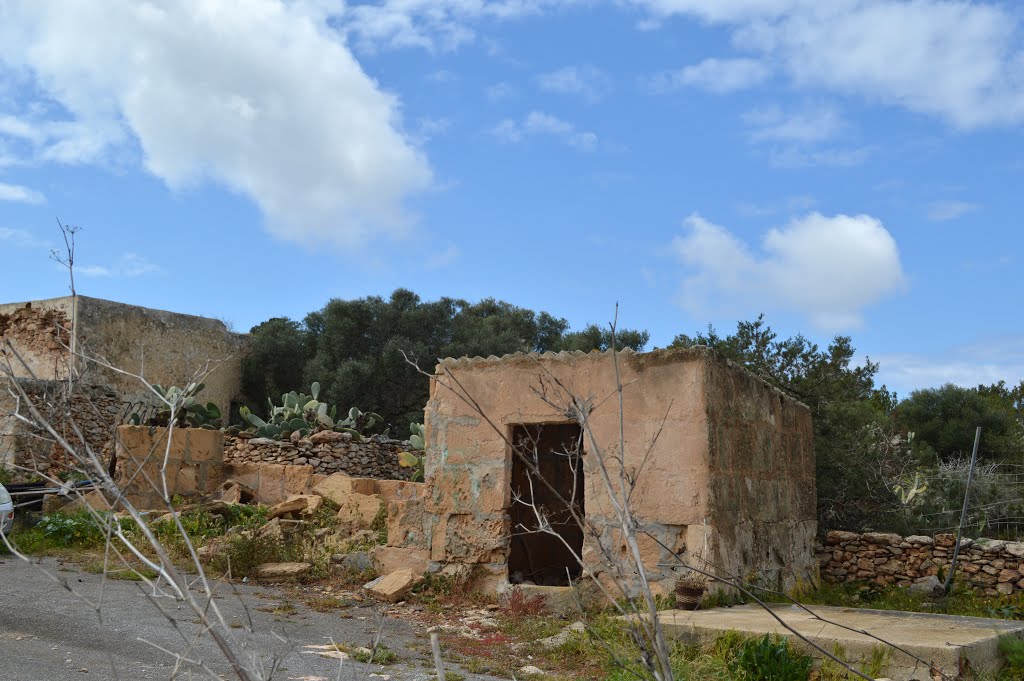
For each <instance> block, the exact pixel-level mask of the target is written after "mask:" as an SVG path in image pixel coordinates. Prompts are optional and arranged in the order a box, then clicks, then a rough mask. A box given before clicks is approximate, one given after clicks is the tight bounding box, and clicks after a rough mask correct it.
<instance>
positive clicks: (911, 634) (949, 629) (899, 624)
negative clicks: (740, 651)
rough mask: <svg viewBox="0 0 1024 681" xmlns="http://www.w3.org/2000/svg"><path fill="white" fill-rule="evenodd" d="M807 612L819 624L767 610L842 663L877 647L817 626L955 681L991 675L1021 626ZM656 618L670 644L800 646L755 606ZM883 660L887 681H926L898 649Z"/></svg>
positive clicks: (781, 609) (797, 613) (786, 610)
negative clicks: (778, 641) (1007, 637)
mask: <svg viewBox="0 0 1024 681" xmlns="http://www.w3.org/2000/svg"><path fill="white" fill-rule="evenodd" d="M810 609H811V610H812V611H813V612H814V613H815V614H816V615H818V617H820V618H821V619H817V618H815V617H813V616H812V615H810V614H808V613H807V612H806V611H804V610H801V609H800V608H797V607H795V606H791V605H773V606H772V611H773V612H774V613H775V614H776V615H778V616H779V617H780V618H782V619H783V620H784V621H785V622H786V624H788V625H789V626H791V627H793V628H794V629H796V630H797V631H798V632H800V633H801V634H802V635H804V636H806V637H807V638H808V639H810V640H813V641H814V642H815V643H817V644H818V645H820V646H821V647H822V648H825V649H826V650H828V651H830V652H834V650H835V648H836V646H841V647H842V648H843V649H844V650H845V651H846V656H847V660H848V661H851V662H866V661H868V660H870V659H871V653H872V650H873V649H874V648H875V647H876V646H879V645H881V644H880V643H879V642H878V640H877V639H874V638H872V637H870V636H866V635H864V634H860V633H855V632H852V631H849V630H848V629H844V628H842V627H841V626H836V625H833V624H828V623H827V622H824V621H823V620H829V621H832V622H836V623H837V624H840V625H844V626H847V627H850V628H852V629H857V630H863V631H868V632H871V633H872V634H874V635H875V636H878V637H879V638H882V639H885V640H887V641H889V642H891V643H894V644H896V645H898V646H900V647H902V648H904V649H906V650H908V651H909V652H911V653H913V654H914V655H916V656H917V657H920V658H922V659H924V660H927V661H928V662H929V663H930V664H932V665H934V666H936V667H937V668H938V669H939V670H941V671H942V672H943V673H944V674H947V675H948V676H950V677H951V678H957V677H958V675H959V674H960V673H961V671H963V670H966V666H965V665H970V668H971V669H973V670H975V671H994V670H995V669H997V668H998V667H999V664H1000V661H1001V656H1000V653H999V649H998V639H999V636H1000V635H1002V634H1013V635H1015V636H1017V637H1019V638H1024V622H1021V621H1011V620H997V619H986V618H982V617H959V616H954V615H932V614H926V613H909V612H894V611H890V610H863V609H855V608H836V607H827V606H810ZM660 619H661V623H662V625H663V626H664V627H665V631H666V634H667V635H669V636H671V637H678V638H690V639H694V638H698V639H708V638H714V637H716V636H718V635H720V634H722V633H724V632H726V631H729V630H735V631H739V632H741V633H744V634H749V635H753V636H760V635H763V634H766V633H777V634H782V635H784V636H787V637H789V638H790V640H793V641H794V642H795V643H796V644H798V645H803V644H802V643H801V642H800V641H799V639H797V638H796V637H795V636H793V634H792V633H791V632H788V631H787V630H786V629H785V628H784V627H783V626H782V625H781V624H779V622H778V621H777V620H776V619H775V618H773V617H772V616H771V614H769V613H768V612H766V611H765V610H764V609H763V608H761V607H759V606H756V605H742V606H736V607H732V608H712V609H710V610H697V611H686V610H667V611H664V612H662V613H661V617H660ZM890 650H891V649H890ZM809 652H812V653H814V651H809ZM815 654H816V655H817V653H815ZM818 656H820V655H818ZM888 661H889V668H888V670H887V671H886V674H887V675H888V676H889V677H890V678H892V679H893V681H909V680H912V679H923V680H928V681H930V679H931V678H932V677H931V675H930V673H929V670H928V667H927V666H926V665H922V664H921V663H919V662H917V661H916V660H914V659H913V657H911V656H908V655H906V654H904V653H901V652H899V651H897V650H891V652H890V653H889V656H888Z"/></svg>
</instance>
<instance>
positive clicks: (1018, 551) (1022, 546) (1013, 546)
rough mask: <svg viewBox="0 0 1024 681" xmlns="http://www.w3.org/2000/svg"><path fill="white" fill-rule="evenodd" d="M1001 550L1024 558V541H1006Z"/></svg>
mask: <svg viewBox="0 0 1024 681" xmlns="http://www.w3.org/2000/svg"><path fill="white" fill-rule="evenodd" d="M1003 550H1004V551H1006V552H1007V553H1008V554H1010V555H1011V556H1015V557H1017V558H1024V543H1021V542H1016V541H1011V542H1007V543H1006V547H1005V548H1004V549H1003Z"/></svg>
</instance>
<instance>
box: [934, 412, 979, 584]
mask: <svg viewBox="0 0 1024 681" xmlns="http://www.w3.org/2000/svg"><path fill="white" fill-rule="evenodd" d="M980 442H981V426H978V429H977V430H976V431H974V449H973V450H972V451H971V467H970V468H969V469H968V470H967V489H965V490H964V507H963V509H962V510H961V511H960V527H958V528H957V530H956V544H955V545H954V546H953V560H951V561H949V572H947V573H946V583H945V584H944V585H943V589H945V591H946V593H949V588H950V587H951V586H952V585H953V573H954V572H956V559H957V558H959V557H960V538H961V537H962V536H963V533H964V522H966V520H967V503H968V501H970V498H971V480H972V479H973V478H974V466H975V464H977V462H978V444H979V443H980Z"/></svg>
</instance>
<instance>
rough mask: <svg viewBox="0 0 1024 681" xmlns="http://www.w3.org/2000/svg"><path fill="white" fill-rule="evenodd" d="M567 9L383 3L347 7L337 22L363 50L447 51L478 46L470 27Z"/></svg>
mask: <svg viewBox="0 0 1024 681" xmlns="http://www.w3.org/2000/svg"><path fill="white" fill-rule="evenodd" d="M567 4H571V2H570V0H382V1H381V2H377V3H375V4H369V3H366V4H358V5H356V4H352V5H349V6H348V7H347V8H345V9H344V10H343V11H342V12H341V14H340V21H341V26H342V29H343V30H344V31H345V32H346V33H348V34H350V35H351V36H352V37H353V38H354V39H355V41H356V42H357V43H358V44H359V46H360V47H362V48H365V49H370V50H373V49H379V48H390V49H400V48H410V47H415V48H423V49H426V50H429V51H449V50H454V49H456V48H458V47H459V46H461V45H463V44H466V43H472V42H473V41H475V40H476V37H477V35H476V32H475V31H474V30H473V28H472V27H471V24H473V23H474V22H479V21H485V20H492V21H504V20H510V19H518V18H521V17H525V16H531V15H536V14H540V13H541V12H543V11H545V10H547V9H550V8H557V7H560V6H564V5H567Z"/></svg>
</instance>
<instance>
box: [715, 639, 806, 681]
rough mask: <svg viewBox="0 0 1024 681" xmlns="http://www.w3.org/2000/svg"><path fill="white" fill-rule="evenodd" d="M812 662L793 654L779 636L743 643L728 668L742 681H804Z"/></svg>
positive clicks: (784, 640) (785, 641) (801, 655)
mask: <svg viewBox="0 0 1024 681" xmlns="http://www.w3.org/2000/svg"><path fill="white" fill-rule="evenodd" d="M812 663H813V660H812V659H811V656H810V655H803V654H800V653H797V652H795V651H794V650H793V648H792V646H790V644H789V641H787V640H786V639H785V638H783V637H782V636H777V635H774V634H765V635H764V636H762V637H761V638H758V639H750V640H748V641H744V642H743V645H741V646H740V648H739V650H738V651H737V652H736V656H735V657H734V658H733V659H732V661H731V662H730V664H729V669H730V670H731V671H732V672H733V673H734V674H735V675H736V676H737V677H738V678H740V679H743V680H744V681H807V678H808V677H809V676H810V674H811V665H812Z"/></svg>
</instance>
